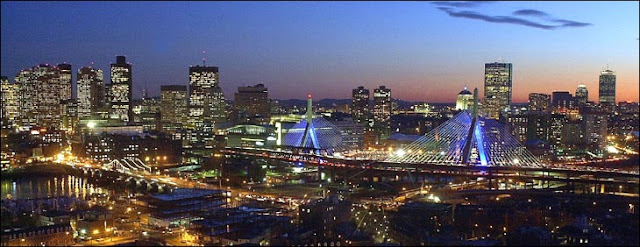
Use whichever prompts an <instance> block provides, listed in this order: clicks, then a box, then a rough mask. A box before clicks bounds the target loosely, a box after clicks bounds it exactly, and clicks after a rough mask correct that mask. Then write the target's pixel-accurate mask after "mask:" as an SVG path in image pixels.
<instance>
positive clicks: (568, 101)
mask: <svg viewBox="0 0 640 247" xmlns="http://www.w3.org/2000/svg"><path fill="white" fill-rule="evenodd" d="M552 96H553V97H552V99H551V100H552V103H551V106H552V107H553V112H561V113H566V112H567V111H568V110H570V109H573V108H574V107H575V100H574V98H573V95H571V93H569V92H567V91H554V92H553V93H552Z"/></svg>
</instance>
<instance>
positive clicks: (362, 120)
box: [351, 86, 371, 127]
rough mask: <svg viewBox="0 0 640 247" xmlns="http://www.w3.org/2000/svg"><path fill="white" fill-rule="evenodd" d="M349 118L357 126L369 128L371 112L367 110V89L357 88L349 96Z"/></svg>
mask: <svg viewBox="0 0 640 247" xmlns="http://www.w3.org/2000/svg"><path fill="white" fill-rule="evenodd" d="M351 95H352V96H351V117H352V118H353V121H354V122H356V123H357V124H360V125H363V126H367V127H370V126H369V123H370V122H369V121H370V120H371V116H370V115H371V111H370V110H369V95H370V94H369V89H366V88H364V87H363V86H359V87H358V88H356V89H353V91H352V94H351Z"/></svg>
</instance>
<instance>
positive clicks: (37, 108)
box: [15, 64, 68, 128]
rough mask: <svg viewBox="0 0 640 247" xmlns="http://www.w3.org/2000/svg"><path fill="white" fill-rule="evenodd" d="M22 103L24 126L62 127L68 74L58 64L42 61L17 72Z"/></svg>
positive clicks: (20, 101) (21, 110)
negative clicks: (42, 62)
mask: <svg viewBox="0 0 640 247" xmlns="http://www.w3.org/2000/svg"><path fill="white" fill-rule="evenodd" d="M15 81H16V84H18V95H19V96H18V98H19V104H20V125H21V126H23V127H25V128H30V127H34V126H44V127H47V128H48V127H60V126H61V124H62V122H61V120H62V108H61V105H62V103H61V102H62V101H64V99H63V97H66V96H65V94H66V92H64V89H65V88H66V85H68V84H67V83H68V82H67V77H66V75H63V74H62V73H61V70H60V69H59V68H58V67H56V66H50V65H49V64H40V65H39V66H36V67H32V68H30V69H26V70H21V71H20V72H19V73H18V75H16V79H15Z"/></svg>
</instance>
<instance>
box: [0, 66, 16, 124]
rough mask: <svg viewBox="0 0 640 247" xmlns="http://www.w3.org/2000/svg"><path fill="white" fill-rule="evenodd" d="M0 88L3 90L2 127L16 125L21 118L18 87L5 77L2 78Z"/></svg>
mask: <svg viewBox="0 0 640 247" xmlns="http://www.w3.org/2000/svg"><path fill="white" fill-rule="evenodd" d="M0 86H1V90H2V95H1V96H2V98H0V99H1V100H2V113H1V114H0V115H1V116H2V126H5V125H10V124H13V123H15V122H16V121H17V120H18V117H19V116H20V115H19V114H20V109H19V108H20V104H19V101H18V85H17V84H15V83H11V82H10V81H9V78H8V77H6V76H3V77H2V78H0Z"/></svg>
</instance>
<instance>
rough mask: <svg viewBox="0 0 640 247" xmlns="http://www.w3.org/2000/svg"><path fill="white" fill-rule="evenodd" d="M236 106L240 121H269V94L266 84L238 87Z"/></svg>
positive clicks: (260, 122) (261, 122)
mask: <svg viewBox="0 0 640 247" xmlns="http://www.w3.org/2000/svg"><path fill="white" fill-rule="evenodd" d="M234 99H235V108H236V111H237V112H238V117H239V119H238V120H239V122H242V123H252V124H268V123H269V115H270V112H269V94H268V92H267V88H266V87H265V86H264V84H258V85H255V86H248V87H238V92H237V93H235V97H234Z"/></svg>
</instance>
